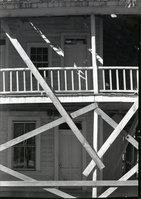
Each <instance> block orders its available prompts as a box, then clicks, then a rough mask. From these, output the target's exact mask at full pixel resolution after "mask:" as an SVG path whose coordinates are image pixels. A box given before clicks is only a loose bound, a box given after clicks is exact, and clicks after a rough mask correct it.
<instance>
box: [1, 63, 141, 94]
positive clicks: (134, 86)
mask: <svg viewBox="0 0 141 199" xmlns="http://www.w3.org/2000/svg"><path fill="white" fill-rule="evenodd" d="M38 70H39V72H40V73H41V75H42V76H43V78H44V79H45V81H46V82H47V83H48V85H49V86H50V87H51V88H52V89H53V90H54V91H55V92H56V93H78V92H79V93H94V89H93V71H92V70H93V67H92V66H87V67H82V66H81V67H80V66H79V67H46V68H41V67H40V68H38ZM0 73H1V79H0V94H10V93H12V94H14V93H16V94H22V93H41V92H43V89H42V88H41V87H40V85H39V83H38V81H37V80H36V79H35V78H34V76H33V74H32V72H31V71H30V69H29V68H1V69H0ZM138 75H139V72H138V67H137V66H98V79H99V80H98V81H99V84H98V85H99V93H109V92H111V93H134V92H138V81H139V77H138Z"/></svg>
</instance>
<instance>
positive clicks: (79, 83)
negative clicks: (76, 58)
mask: <svg viewBox="0 0 141 199" xmlns="http://www.w3.org/2000/svg"><path fill="white" fill-rule="evenodd" d="M80 75H81V74H80V70H79V71H78V88H79V91H80V90H81V79H80V78H81V77H80Z"/></svg>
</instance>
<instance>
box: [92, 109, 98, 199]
mask: <svg viewBox="0 0 141 199" xmlns="http://www.w3.org/2000/svg"><path fill="white" fill-rule="evenodd" d="M93 112H94V113H93V148H94V149H95V151H96V152H97V150H98V114H97V112H96V111H95V110H94V111H93ZM96 180H97V168H95V170H94V172H93V181H96ZM96 197H97V187H95V188H92V198H96Z"/></svg>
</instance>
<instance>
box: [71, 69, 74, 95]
mask: <svg viewBox="0 0 141 199" xmlns="http://www.w3.org/2000/svg"><path fill="white" fill-rule="evenodd" d="M71 82H72V90H73V91H74V71H73V70H72V71H71Z"/></svg>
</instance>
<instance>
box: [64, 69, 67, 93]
mask: <svg viewBox="0 0 141 199" xmlns="http://www.w3.org/2000/svg"><path fill="white" fill-rule="evenodd" d="M64 76H65V91H67V72H66V70H64Z"/></svg>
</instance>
